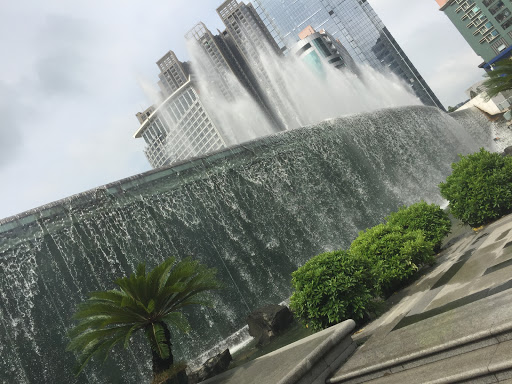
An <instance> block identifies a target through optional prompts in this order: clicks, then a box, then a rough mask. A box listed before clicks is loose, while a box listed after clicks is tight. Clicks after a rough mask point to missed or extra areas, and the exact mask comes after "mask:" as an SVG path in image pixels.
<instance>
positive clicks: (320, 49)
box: [289, 25, 358, 73]
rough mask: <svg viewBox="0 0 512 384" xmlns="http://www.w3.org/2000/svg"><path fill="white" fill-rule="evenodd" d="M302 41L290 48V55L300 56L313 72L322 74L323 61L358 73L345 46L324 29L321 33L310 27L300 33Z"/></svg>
mask: <svg viewBox="0 0 512 384" xmlns="http://www.w3.org/2000/svg"><path fill="white" fill-rule="evenodd" d="M299 38H300V41H299V42H298V43H296V44H295V45H293V46H292V47H290V49H289V50H290V54H293V55H295V56H298V57H300V58H301V60H302V61H304V62H305V63H307V64H308V65H309V66H310V67H311V68H313V70H315V71H317V72H322V71H323V70H322V68H323V67H322V64H321V63H322V61H324V62H327V63H328V64H330V65H332V66H333V67H334V68H337V69H349V70H350V71H352V72H354V73H357V72H358V69H357V66H356V64H355V62H354V60H353V59H352V57H351V56H350V54H349V53H348V51H347V50H346V49H345V47H343V45H342V44H341V43H340V42H339V40H336V39H335V38H334V37H333V36H332V35H331V34H330V33H328V32H327V31H325V30H324V29H322V30H320V31H319V32H317V31H315V30H314V28H313V27H311V26H310V25H308V26H307V27H306V28H304V29H303V30H302V31H301V32H300V33H299Z"/></svg>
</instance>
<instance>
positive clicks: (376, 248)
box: [350, 224, 434, 296]
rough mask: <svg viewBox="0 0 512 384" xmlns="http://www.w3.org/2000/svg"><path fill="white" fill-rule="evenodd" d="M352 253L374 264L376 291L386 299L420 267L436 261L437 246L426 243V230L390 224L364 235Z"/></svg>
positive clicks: (371, 229) (360, 235)
mask: <svg viewBox="0 0 512 384" xmlns="http://www.w3.org/2000/svg"><path fill="white" fill-rule="evenodd" d="M350 252H351V253H352V255H353V256H354V257H355V258H359V259H365V260H369V261H370V265H371V267H370V272H371V281H373V287H372V288H373V292H374V293H375V294H376V295H384V296H387V295H389V294H391V293H392V292H393V291H394V290H396V289H398V288H400V287H401V286H402V285H403V284H404V283H405V282H406V281H407V280H408V279H409V278H410V277H411V276H412V275H413V274H414V272H416V271H417V270H418V267H419V266H420V265H422V264H426V263H432V262H433V261H434V257H433V254H434V251H433V244H432V243H431V242H428V241H427V240H425V236H424V234H423V231H420V230H415V231H406V230H404V229H403V228H401V227H398V226H391V225H386V224H379V225H377V226H375V227H372V228H369V229H367V230H366V231H362V232H360V233H359V236H358V237H357V238H356V239H355V240H354V241H353V242H352V244H351V245H350Z"/></svg>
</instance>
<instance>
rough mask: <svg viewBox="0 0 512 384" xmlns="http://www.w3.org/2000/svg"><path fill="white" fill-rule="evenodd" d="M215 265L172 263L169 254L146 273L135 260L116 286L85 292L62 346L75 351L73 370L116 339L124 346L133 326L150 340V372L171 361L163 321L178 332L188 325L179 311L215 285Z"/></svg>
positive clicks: (105, 352)
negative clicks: (133, 267)
mask: <svg viewBox="0 0 512 384" xmlns="http://www.w3.org/2000/svg"><path fill="white" fill-rule="evenodd" d="M215 275H216V271H215V269H209V268H206V267H205V266H203V265H201V264H199V262H197V261H193V260H191V259H189V258H187V259H185V260H182V261H180V262H178V263H176V260H175V258H170V259H167V260H166V261H164V262H163V263H162V264H160V265H158V266H157V267H156V268H155V269H153V270H152V271H151V272H148V273H146V267H145V264H139V265H138V267H137V270H136V272H135V273H134V274H131V275H130V276H129V277H124V278H120V279H117V280H116V281H115V283H116V284H117V285H118V286H119V289H113V290H109V291H99V292H91V293H90V294H89V296H90V297H89V299H88V300H86V301H85V302H83V303H81V304H79V306H78V310H77V312H76V313H75V315H74V316H73V318H74V319H75V320H77V321H78V324H77V325H76V326H75V327H74V328H73V329H71V330H70V331H69V337H70V339H71V341H70V343H69V345H68V347H67V350H68V351H74V352H76V353H77V354H78V366H77V370H76V374H77V375H78V374H79V373H80V372H81V371H82V369H83V368H84V366H85V365H86V364H87V363H88V362H89V360H90V359H91V358H92V357H93V356H95V357H98V358H100V359H103V360H105V359H106V358H107V356H108V353H109V352H110V350H111V349H112V348H113V347H114V346H115V345H116V344H119V343H123V345H124V347H125V348H126V347H127V346H128V344H129V342H130V339H131V336H132V335H133V333H134V332H137V331H143V332H144V334H145V336H146V339H147V340H148V342H149V344H150V346H151V352H152V357H153V376H154V377H157V376H158V375H159V374H160V373H162V372H164V371H167V370H169V369H170V368H171V367H172V366H173V362H174V358H173V354H172V348H171V347H172V345H171V333H170V331H169V328H168V326H172V327H175V328H177V329H179V330H181V331H183V332H188V331H189V329H190V326H189V323H188V321H187V319H186V318H185V317H184V316H183V314H182V313H181V312H179V311H180V310H181V309H182V308H184V307H186V306H189V305H193V304H199V305H208V302H206V301H204V300H203V299H202V298H201V296H200V294H201V293H203V292H205V291H209V290H212V289H219V288H220V284H219V282H218V281H217V280H216V277H215Z"/></svg>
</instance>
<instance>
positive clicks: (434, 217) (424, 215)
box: [385, 201, 452, 252]
mask: <svg viewBox="0 0 512 384" xmlns="http://www.w3.org/2000/svg"><path fill="white" fill-rule="evenodd" d="M385 220H386V222H387V224H388V225H391V226H398V227H401V228H402V229H404V230H405V231H415V230H421V231H423V233H424V236H425V240H427V241H429V242H432V243H433V244H434V251H436V252H437V251H438V250H439V249H440V248H441V243H442V241H443V238H444V237H445V236H446V235H447V234H448V233H450V228H451V225H452V224H451V222H450V219H449V218H448V214H447V213H446V212H445V211H443V210H442V209H441V207H439V205H436V204H430V205H429V204H427V203H426V202H424V201H420V202H419V203H415V204H412V205H410V206H409V207H405V206H404V207H400V208H399V210H398V211H397V212H393V213H391V214H390V215H389V216H388V217H386V219H385Z"/></svg>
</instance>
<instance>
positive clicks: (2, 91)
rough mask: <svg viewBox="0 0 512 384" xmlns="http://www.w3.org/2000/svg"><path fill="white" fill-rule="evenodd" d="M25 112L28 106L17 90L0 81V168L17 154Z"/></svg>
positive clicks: (14, 158)
mask: <svg viewBox="0 0 512 384" xmlns="http://www.w3.org/2000/svg"><path fill="white" fill-rule="evenodd" d="M27 114H29V108H28V107H27V106H26V105H24V104H23V101H22V100H21V99H20V95H19V93H18V91H17V90H16V89H15V88H13V87H11V86H8V85H7V84H5V83H3V82H1V81H0V116H1V117H2V119H1V121H0V169H1V168H3V167H5V165H6V164H8V163H12V162H13V161H16V160H17V157H18V156H19V152H20V149H21V147H22V142H23V138H22V134H21V129H20V125H21V124H23V121H24V120H25V116H26V115H27Z"/></svg>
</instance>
